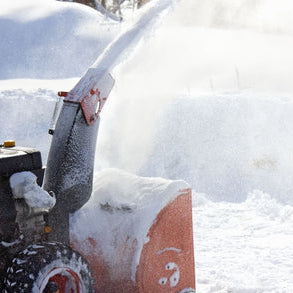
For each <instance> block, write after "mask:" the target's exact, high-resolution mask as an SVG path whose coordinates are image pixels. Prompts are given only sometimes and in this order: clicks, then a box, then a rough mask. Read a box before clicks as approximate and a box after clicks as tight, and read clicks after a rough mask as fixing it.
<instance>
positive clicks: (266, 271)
mask: <svg viewBox="0 0 293 293" xmlns="http://www.w3.org/2000/svg"><path fill="white" fill-rule="evenodd" d="M0 6H1V7H0V22H1V26H0V35H1V38H0V51H1V56H0V64H1V67H0V78H1V79H2V80H0V88H1V90H0V102H1V107H0V117H1V120H0V121H1V126H2V127H1V131H0V137H1V139H2V141H4V140H5V139H11V138H13V139H15V140H16V142H17V144H18V145H25V146H32V147H36V148H38V149H40V150H41V151H42V153H43V161H44V163H45V162H46V157H47V153H48V149H49V143H50V137H49V136H48V135H47V129H48V127H49V124H50V121H51V117H52V114H53V111H54V107H55V102H56V101H57V100H58V99H57V97H56V92H57V91H58V90H70V89H71V88H72V87H73V86H74V85H75V83H76V81H77V80H78V78H79V77H80V76H81V75H82V74H83V73H84V72H85V71H86V69H87V68H88V66H90V65H91V64H92V63H93V62H94V60H95V59H96V58H97V57H98V56H99V55H100V54H101V53H102V50H103V48H105V47H106V45H107V44H108V43H109V42H110V41H111V40H112V39H113V38H114V37H115V36H116V35H117V34H118V32H119V31H120V30H121V29H123V26H124V25H128V24H129V23H131V22H132V16H131V14H130V13H129V11H128V12H127V16H128V18H127V17H125V24H124V23H123V22H122V24H120V23H115V22H114V21H112V20H107V19H105V18H104V17H103V16H102V15H101V14H99V13H98V12H96V11H95V10H93V9H90V8H88V7H84V6H82V5H80V4H74V3H66V2H57V1H53V0H43V1H41V2H40V1H34V0H27V1H20V0H13V1H10V2H9V3H6V2H5V1H3V2H1V3H0ZM134 13H135V12H134ZM292 13H293V5H292V3H291V1H290V0H282V1H277V0H266V1H265V0H241V1H238V2H237V3H236V2H235V1H233V0H217V1H200V0H184V1H183V0H182V1H181V2H180V3H179V4H178V5H177V6H176V7H175V8H174V10H173V11H172V12H171V13H170V14H169V15H168V16H167V17H166V18H165V19H164V20H163V21H162V23H161V25H160V27H159V28H158V29H157V31H156V32H151V34H152V37H151V38H149V39H147V40H145V41H144V42H143V43H140V45H139V46H138V48H136V50H135V52H134V54H133V55H132V58H131V59H129V60H128V61H127V62H124V63H123V64H121V66H118V67H117V68H115V71H114V72H113V76H114V78H115V80H116V85H115V88H114V90H113V92H112V94H111V96H110V98H109V100H108V101H107V103H106V105H105V107H104V109H103V112H102V115H101V125H100V132H99V136H98V147H97V157H96V162H95V163H96V172H97V176H96V178H95V180H96V183H95V184H96V186H98V185H99V184H101V182H99V179H100V178H101V177H100V175H99V173H100V171H102V170H104V169H107V168H118V169H123V170H126V171H128V172H131V173H134V174H136V175H143V176H149V177H157V176H159V177H164V178H166V179H182V180H185V181H186V182H188V183H189V184H190V185H191V186H192V187H193V200H194V203H193V214H194V241H195V262H196V263H195V266H196V278H197V280H196V281H197V291H198V292H200V293H202V292H233V293H234V292H235V293H237V292H248V293H253V292H288V293H289V292H292V291H293V280H292V270H293V265H292V263H291V259H292V256H293V248H292V247H293V228H292V227H293V225H292V224H293V200H292V192H293V175H292V174H293V156H292V149H293V139H292V136H291V129H292V122H293V121H292V111H293V96H292V90H293V82H292V76H293V57H292V53H291V52H292V48H293V41H292V34H293V31H292V17H291V16H292ZM16 78H17V79H16ZM32 78H33V79H32ZM100 174H101V173H100ZM104 181H105V182H104ZM104 181H103V182H104V183H105V186H107V184H108V183H107V177H104ZM122 187H123V186H116V187H115V188H117V190H121V188H122ZM97 195H98V196H100V195H101V193H100V192H98V189H95V190H94V193H93V198H92V201H93V202H94V201H95V196H97ZM152 196H155V194H152ZM133 202H135V199H133Z"/></svg>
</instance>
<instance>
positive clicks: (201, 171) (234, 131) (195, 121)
mask: <svg viewBox="0 0 293 293" xmlns="http://www.w3.org/2000/svg"><path fill="white" fill-rule="evenodd" d="M252 99H253V103H252ZM292 111H293V101H292V99H291V98H289V97H285V96H284V97H283V98H281V97H276V96H271V97H268V96H261V95H259V96H256V95H253V97H252V96H251V93H249V92H247V93H243V94H234V95H232V94H231V95H230V94H229V95H221V96H219V97H217V98H215V97H214V96H209V95H199V96H186V97H182V98H179V99H177V100H174V101H173V102H171V103H170V104H169V105H168V107H166V108H165V111H163V112H162V116H161V118H160V119H159V120H158V122H157V125H158V127H157V130H156V134H155V137H154V139H153V151H152V154H151V155H150V156H149V158H148V160H147V161H146V163H145V165H144V166H143V167H142V168H141V170H140V174H142V175H146V174H150V173H152V174H153V176H161V177H165V178H170V179H179V178H181V179H184V180H186V181H187V182H189V183H190V184H192V186H193V188H195V189H196V190H197V191H198V192H204V193H206V194H208V195H209V196H210V197H211V198H213V199H214V200H217V201H218V200H228V201H234V202H241V201H243V200H245V199H246V197H247V194H248V193H249V192H251V191H252V190H254V189H261V190H263V191H265V192H269V193H270V194H271V195H274V196H275V197H276V199H277V200H278V201H281V202H283V203H288V204H293V201H292V196H291V191H292V188H293V183H292V182H293V176H292V174H293V169H292V166H293V161H292V156H288V155H287V154H288V153H290V152H291V149H293V140H292V137H291V136H290V135H288V133H287V132H286V129H290V128H291V125H292V124H293V119H292V115H291V114H290V113H292Z"/></svg>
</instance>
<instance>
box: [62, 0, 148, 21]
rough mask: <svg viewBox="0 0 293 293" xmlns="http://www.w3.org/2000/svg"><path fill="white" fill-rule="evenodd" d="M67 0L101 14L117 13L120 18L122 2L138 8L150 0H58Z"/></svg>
mask: <svg viewBox="0 0 293 293" xmlns="http://www.w3.org/2000/svg"><path fill="white" fill-rule="evenodd" d="M58 1H67V2H77V3H81V4H84V5H87V6H90V7H92V8H95V9H97V10H99V11H100V12H102V13H103V14H107V13H112V14H113V15H117V16H118V17H119V18H120V19H121V18H122V12H121V8H122V5H123V4H126V2H128V3H127V4H128V5H129V6H131V7H132V8H133V9H135V8H140V7H141V6H143V5H144V4H145V3H147V2H148V1H150V0H58Z"/></svg>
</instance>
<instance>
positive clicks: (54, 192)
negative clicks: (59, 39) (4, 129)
mask: <svg viewBox="0 0 293 293" xmlns="http://www.w3.org/2000/svg"><path fill="white" fill-rule="evenodd" d="M171 2H172V1H169V0H166V1H163V0H161V1H158V2H155V4H153V6H151V8H150V9H149V10H147V11H146V12H145V13H144V14H142V17H141V18H140V19H139V21H138V23H137V24H136V25H135V26H134V27H133V28H131V29H129V30H128V31H126V33H124V34H122V35H121V36H120V37H118V39H116V40H115V41H114V42H113V43H112V44H110V46H109V47H108V48H107V49H106V50H105V52H104V54H103V55H101V57H99V58H98V60H97V61H96V62H95V64H94V65H93V66H92V67H91V68H90V69H89V70H88V71H87V73H86V74H85V75H84V76H83V77H82V78H81V79H80V81H79V82H78V83H77V85H76V86H75V87H74V88H73V89H72V90H71V91H70V92H68V93H67V92H60V93H59V96H60V97H62V98H63V105H62V109H61V111H60V114H59V116H58V120H57V123H56V126H55V128H54V129H50V133H51V134H52V135H53V137H52V143H51V148H50V152H49V155H48V160H47V165H46V169H44V168H43V166H42V161H41V154H40V152H39V151H37V150H35V149H32V148H25V147H18V146H15V142H14V141H6V142H4V144H3V145H1V148H0V241H1V242H0V254H1V259H0V278H1V279H0V286H1V292H14V293H15V292H37V293H38V292H59V293H60V292H62V293H67V292H70V293H71V292H76V293H81V292H84V293H85V292H87V293H90V292H107V293H112V292H113V293H114V292H129V293H134V292H140V293H142V292H145V293H154V292H156V293H160V292H178V293H187V292H195V272H194V251H193V232H192V204H191V190H190V188H189V186H188V185H187V184H186V183H185V182H183V181H170V180H163V179H159V178H141V177H138V176H135V175H129V174H126V173H121V172H117V171H114V170H108V171H105V172H101V173H100V175H99V176H98V177H97V178H96V179H95V181H97V182H103V178H105V177H106V178H108V180H107V182H108V183H107V184H108V186H107V185H103V184H102V183H101V186H100V189H101V193H102V194H103V195H104V196H103V199H99V198H93V197H91V195H92V190H93V176H94V175H93V174H94V158H95V149H96V140H97V134H98V128H99V123H100V112H101V110H102V108H103V106H104V103H105V102H106V100H107V98H108V95H109V94H110V91H111V89H112V87H113V85H114V79H113V78H112V76H111V75H110V74H109V72H110V71H111V70H112V69H113V68H114V67H115V66H116V65H117V64H119V62H120V61H119V60H121V58H124V56H123V54H122V53H123V51H124V50H126V49H129V46H131V45H132V44H135V43H136V42H137V40H139V39H140V38H141V36H142V33H143V31H145V30H146V29H147V27H148V26H151V25H153V17H154V16H156V18H158V15H159V14H162V12H164V11H165V10H166V9H167V8H168V7H169V6H170V3H171ZM103 176H104V177H103ZM109 178H110V179H111V180H112V179H113V180H112V181H111V180H109ZM115 180H116V181H115ZM123 180H124V181H125V182H124V183H123V185H124V186H128V188H126V189H125V190H124V193H126V194H127V193H132V192H133V203H131V202H126V203H125V204H124V203H123V202H121V201H120V202H119V203H118V204H117V203H115V201H113V198H114V199H115V197H116V196H119V195H118V193H119V191H118V192H117V190H116V189H115V188H113V187H115V186H116V184H117V182H120V183H121V181H123ZM140 187H141V191H140V190H139V189H140ZM135 188H136V189H137V190H135V191H134V189H135ZM97 189H99V187H97ZM154 192H155V193H156V196H155V197H152V198H150V197H149V194H150V193H154ZM120 193H122V191H121V192H120ZM138 193H139V196H137V194H138ZM135 194H136V196H135ZM123 196H124V198H126V195H125V194H124V195H122V197H123ZM128 197H129V196H128ZM148 197H149V198H148ZM130 198H131V197H130ZM91 201H94V204H91V205H89V203H90V202H91ZM100 219H102V220H100Z"/></svg>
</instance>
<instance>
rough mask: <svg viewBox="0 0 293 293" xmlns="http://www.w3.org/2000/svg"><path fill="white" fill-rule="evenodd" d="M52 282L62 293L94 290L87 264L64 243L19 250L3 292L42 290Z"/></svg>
mask: <svg viewBox="0 0 293 293" xmlns="http://www.w3.org/2000/svg"><path fill="white" fill-rule="evenodd" d="M52 282H56V283H57V284H58V285H59V289H60V293H63V292H74V293H91V292H94V289H93V280H92V277H91V271H90V268H89V265H88V263H87V262H86V261H85V260H84V258H83V257H82V256H81V255H80V254H79V253H78V252H76V251H74V250H72V249H71V248H70V247H68V246H65V245H63V244H61V243H42V244H37V245H36V244H35V245H30V246H28V247H27V248H26V249H24V250H23V251H21V252H19V253H17V254H16V255H15V256H14V257H13V259H12V261H11V263H10V264H9V265H8V266H7V267H6V275H5V277H4V290H3V292H5V293H16V292H17V293H22V292H24V293H41V292H43V291H44V290H45V288H46V286H49V285H50V284H49V283H52ZM48 284H49V285H48ZM47 288H48V287H47ZM51 292H52V291H51Z"/></svg>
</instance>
